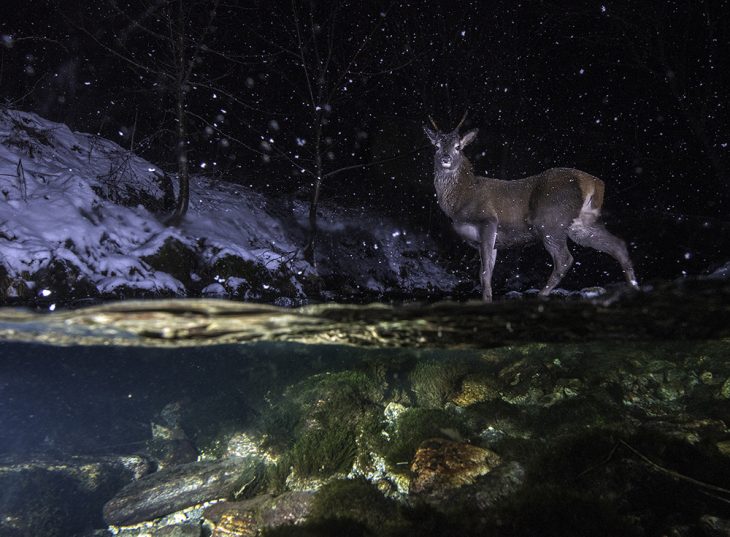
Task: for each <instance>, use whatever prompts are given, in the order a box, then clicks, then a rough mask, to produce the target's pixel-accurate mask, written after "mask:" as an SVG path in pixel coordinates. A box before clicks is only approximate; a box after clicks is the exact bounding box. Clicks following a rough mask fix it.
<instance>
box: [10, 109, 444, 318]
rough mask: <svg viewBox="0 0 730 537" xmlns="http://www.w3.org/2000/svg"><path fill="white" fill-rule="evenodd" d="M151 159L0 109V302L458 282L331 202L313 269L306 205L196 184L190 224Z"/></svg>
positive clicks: (414, 244) (330, 291)
mask: <svg viewBox="0 0 730 537" xmlns="http://www.w3.org/2000/svg"><path fill="white" fill-rule="evenodd" d="M173 182H174V181H172V180H171V178H169V177H167V176H166V175H165V174H164V173H163V172H162V171H161V170H160V169H159V168H158V167H157V166H155V165H154V164H151V163H149V162H147V161H145V160H144V159H142V158H140V157H138V156H136V155H134V154H133V153H132V152H130V151H128V150H125V149H124V148H122V147H120V146H119V145H117V144H115V143H114V142H111V141H109V140H106V139H103V138H100V137H98V136H94V135H90V134H84V133H78V132H72V131H71V130H70V129H69V128H68V127H67V126H66V125H63V124H59V123H53V122H50V121H47V120H44V119H42V118H40V117H39V116H37V115H35V114H32V113H25V112H19V111H12V110H2V111H0V300H2V301H8V300H10V301H20V302H29V301H30V302H32V301H34V300H39V299H40V300H42V301H48V302H49V303H53V302H55V301H70V300H77V299H82V298H126V297H157V296H193V297H194V296H219V297H232V298H238V299H244V300H256V301H266V302H275V303H279V304H284V305H286V304H298V303H301V302H303V301H306V300H312V299H313V300H323V299H325V300H326V299H336V300H343V299H344V300H347V299H350V300H374V299H378V298H387V297H388V296H399V297H403V296H414V297H420V298H425V297H427V296H429V295H431V294H433V295H434V296H443V295H444V294H445V293H448V292H449V290H450V289H452V288H453V287H454V286H455V285H456V283H457V281H456V278H455V277H454V276H452V275H450V274H449V273H448V272H447V271H446V270H445V269H444V268H442V267H441V266H439V265H438V264H437V263H436V262H435V261H434V260H433V257H434V254H433V253H434V251H435V246H434V245H433V244H432V243H431V241H430V239H428V238H427V237H425V236H423V235H421V234H418V233H414V232H413V231H411V230H408V229H405V228H403V227H402V225H399V224H398V223H397V222H393V221H392V220H389V219H386V218H380V217H378V216H377V215H376V216H373V215H372V214H371V213H353V212H352V211H345V210H343V209H339V208H331V207H330V208H328V207H323V208H322V210H321V213H320V225H321V235H320V239H319V244H320V246H319V252H318V255H319V256H321V257H320V259H319V264H318V268H317V271H315V270H314V269H313V268H312V267H311V266H310V265H308V264H307V263H306V262H305V261H303V260H302V259H301V256H300V255H298V248H299V247H300V246H301V245H302V244H303V243H304V239H305V235H306V206H305V205H304V204H303V203H301V202H299V201H287V200H279V199H271V198H268V197H266V196H264V195H262V194H260V193H257V192H254V191H252V190H250V189H248V188H245V187H242V186H240V185H236V184H231V183H226V182H223V181H220V180H210V179H206V178H204V177H194V178H193V179H192V181H191V198H190V199H191V203H190V209H189V212H188V215H187V218H186V219H185V222H184V223H183V224H182V225H181V226H180V227H178V228H171V227H167V226H165V225H163V224H162V223H161V222H160V219H159V215H161V214H164V213H165V211H169V208H170V206H171V204H172V202H173V200H174V192H173Z"/></svg>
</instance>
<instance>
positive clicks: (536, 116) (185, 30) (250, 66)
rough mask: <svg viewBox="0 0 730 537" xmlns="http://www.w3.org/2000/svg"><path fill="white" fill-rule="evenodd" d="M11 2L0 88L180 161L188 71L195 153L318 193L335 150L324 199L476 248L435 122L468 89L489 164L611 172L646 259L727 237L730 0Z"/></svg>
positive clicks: (20, 104)
mask: <svg viewBox="0 0 730 537" xmlns="http://www.w3.org/2000/svg"><path fill="white" fill-rule="evenodd" d="M11 3H15V4H17V5H15V6H11V5H10V4H8V3H7V2H6V3H4V4H3V10H2V11H3V15H2V18H1V19H0V97H1V98H2V105H3V106H7V107H9V108H16V109H21V110H27V111H33V112H36V113H38V114H40V115H42V116H43V117H46V118H48V119H51V120H54V121H62V122H65V123H67V124H69V126H70V127H71V128H72V129H74V130H80V131H85V132H92V133H99V134H100V135H102V136H105V137H108V138H110V139H112V140H114V141H116V142H118V143H119V144H121V145H122V146H124V147H128V148H131V149H133V150H134V151H136V152H138V153H140V154H141V155H142V156H144V157H145V158H148V159H149V160H151V161H153V162H155V163H157V164H159V165H160V166H163V167H165V168H167V169H169V170H170V172H173V173H174V171H175V146H176V141H175V140H176V138H175V137H176V127H177V123H176V119H175V118H176V115H175V106H176V103H177V102H178V100H177V99H178V97H179V96H180V93H179V92H180V91H182V92H183V95H184V103H185V115H186V118H187V139H188V149H189V156H190V164H191V170H192V171H193V172H195V173H205V174H208V175H211V176H214V177H220V178H221V179H225V180H227V181H233V182H240V183H242V184H246V185H252V186H253V187H254V188H256V189H258V190H261V191H264V192H267V193H269V194H272V195H281V196H289V197H298V198H301V199H303V200H306V199H308V198H309V197H310V196H311V190H312V182H313V178H314V177H315V176H316V174H317V169H318V167H319V170H320V173H321V174H322V175H324V177H325V178H324V181H323V190H322V199H323V201H324V202H333V203H337V204H340V205H343V206H353V207H365V208H368V209H372V210H374V211H376V212H377V213H382V214H390V215H396V216H398V217H399V218H402V219H404V220H406V221H408V223H410V224H412V225H416V226H420V227H422V228H423V229H428V230H429V232H431V233H432V234H433V236H434V237H436V238H437V239H438V240H440V241H441V243H442V244H443V246H444V248H452V249H454V254H453V256H454V258H455V259H456V260H459V259H466V260H467V262H469V263H471V264H473V265H475V259H476V258H475V256H476V254H475V253H473V252H472V251H471V250H469V249H467V248H466V247H462V246H458V247H453V246H452V245H453V244H454V243H455V242H458V240H457V239H455V236H454V235H453V233H452V232H451V231H450V229H449V225H448V221H447V220H446V219H445V217H444V216H443V215H441V214H440V211H439V209H438V207H437V205H436V203H435V200H434V197H433V185H432V181H433V178H432V166H433V164H432V159H433V154H432V149H431V147H430V144H428V143H427V140H426V138H425V136H424V135H423V132H422V125H423V123H424V122H425V121H426V120H427V119H426V118H427V116H428V115H431V116H433V118H434V119H435V120H436V122H437V123H438V124H439V126H441V127H442V128H444V129H446V128H449V129H450V128H453V126H455V125H456V123H458V121H459V119H460V118H461V116H462V115H463V113H464V112H465V111H466V110H468V112H469V115H468V118H467V120H466V123H465V126H466V127H465V128H475V127H478V128H479V136H478V138H477V140H476V141H475V142H474V143H473V144H472V145H471V146H470V147H469V149H468V150H467V154H468V156H469V157H470V159H471V160H472V163H473V164H474V166H475V170H476V171H477V173H479V174H483V175H488V176H491V177H500V178H505V179H509V178H518V177H521V176H525V175H530V174H534V173H539V172H540V171H542V170H544V169H545V168H548V167H552V166H567V167H575V168H579V169H582V170H585V171H587V172H589V173H591V174H593V175H596V176H598V177H600V178H602V179H603V180H604V181H605V183H606V190H607V195H606V205H605V210H604V215H605V219H606V221H607V224H608V226H609V228H610V229H611V230H613V231H615V232H616V233H617V234H618V235H620V236H622V237H623V238H625V239H626V240H627V242H628V243H630V245H631V251H632V256H633V257H634V259H635V263H636V265H637V269H638V271H639V275H640V277H641V276H645V277H647V276H648V277H677V276H680V275H681V274H682V273H693V274H699V273H703V272H706V271H709V270H712V269H713V268H715V267H717V266H718V265H719V264H722V263H724V262H726V261H728V258H729V257H730V256H729V255H728V251H729V250H728V247H729V246H730V245H729V242H730V239H729V237H730V233H729V231H730V218H729V217H728V211H727V204H728V202H730V181H729V179H730V178H729V177H728V166H729V164H730V147H728V144H730V132H729V131H728V126H729V125H730V122H729V121H728V120H729V119H730V111H729V106H730V105H729V104H728V96H729V95H730V92H728V88H729V84H728V82H729V80H728V69H727V58H728V57H730V50H729V49H730V39H729V37H730V33H729V32H728V22H727V20H726V19H727V14H728V12H729V11H730V10H729V9H728V8H730V3H729V2H727V1H724V0H717V1H700V0H698V1H672V0H661V1H658V0H644V1H641V2H611V1H606V2H600V1H595V2H567V1H562V0H555V1H552V2H542V1H535V2H513V1H506V0H505V1H503V0H494V1H451V2H415V1H414V2H375V1H362V2H356V1H343V2H334V1H328V2H324V1H319V2H317V1H307V0H294V1H293V2H288V1H266V2H258V1H250V2H234V1H230V0H228V1H222V0H221V1H219V2H214V1H192V0H185V1H184V2H182V5H181V4H180V3H179V2H178V1H176V0H148V1H138V2H126V1H121V0H119V1H108V0H99V1H95V2H85V1H84V2H81V1H58V2H47V1H39V0H28V1H25V2H11ZM181 50H182V51H183V55H184V57H183V63H178V60H179V57H178V56H177V54H178V52H179V51H181ZM179 65H184V66H185V69H183V70H182V72H181V70H180V69H179V68H178V66H179ZM181 80H182V81H183V82H182V83H181ZM181 88H182V89H181ZM382 161H385V162H382ZM343 168H346V169H344V170H343ZM530 255H531V254H530V252H529V251H528V252H527V253H524V254H523V253H518V254H513V255H512V257H511V258H510V257H509V256H508V257H507V261H508V265H507V266H509V262H511V263H513V264H514V263H518V264H519V263H521V261H522V260H521V257H520V256H522V257H524V256H528V257H529V256H530ZM540 255H543V254H540ZM526 263H527V262H526ZM601 263H602V264H603V265H608V264H611V263H612V261H609V260H603V261H602V262H601ZM475 266H476V265H475ZM541 270H543V269H541ZM543 271H544V270H543Z"/></svg>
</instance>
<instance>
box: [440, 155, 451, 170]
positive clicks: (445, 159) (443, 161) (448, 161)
mask: <svg viewBox="0 0 730 537" xmlns="http://www.w3.org/2000/svg"><path fill="white" fill-rule="evenodd" d="M441 166H443V167H444V168H451V157H449V156H448V155H447V156H445V157H441Z"/></svg>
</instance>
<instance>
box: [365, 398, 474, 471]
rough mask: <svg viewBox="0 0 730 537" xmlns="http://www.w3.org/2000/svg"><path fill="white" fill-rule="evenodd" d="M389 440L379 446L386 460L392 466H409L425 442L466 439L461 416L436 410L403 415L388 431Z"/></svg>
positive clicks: (416, 411)
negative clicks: (429, 440)
mask: <svg viewBox="0 0 730 537" xmlns="http://www.w3.org/2000/svg"><path fill="white" fill-rule="evenodd" d="M388 435H389V437H390V440H389V441H385V440H383V441H382V443H381V446H380V449H381V450H382V454H383V456H384V457H385V460H386V462H387V463H388V464H390V465H391V466H392V467H394V468H395V467H400V466H404V464H410V462H411V460H412V459H413V456H414V455H415V454H416V451H417V450H418V447H419V446H420V445H421V444H422V443H423V441H424V440H428V439H431V438H445V439H449V440H459V439H462V438H464V437H465V436H468V430H467V427H466V425H465V423H464V421H463V419H462V417H461V416H459V415H457V414H454V413H453V412H448V411H445V410H438V409H421V408H414V409H410V410H407V411H406V412H403V413H402V414H401V415H400V416H399V417H398V421H397V423H396V427H395V430H392V431H388Z"/></svg>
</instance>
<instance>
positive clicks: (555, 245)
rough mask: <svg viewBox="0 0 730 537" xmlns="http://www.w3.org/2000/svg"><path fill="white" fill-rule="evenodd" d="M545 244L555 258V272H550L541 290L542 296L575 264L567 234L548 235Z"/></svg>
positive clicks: (549, 291)
mask: <svg viewBox="0 0 730 537" xmlns="http://www.w3.org/2000/svg"><path fill="white" fill-rule="evenodd" d="M543 245H544V246H545V249H546V250H547V251H548V253H549V254H550V257H552V258H553V272H552V274H550V278H548V281H547V284H545V287H543V288H542V290H541V291H540V296H548V295H549V294H550V293H551V292H552V290H553V289H555V287H556V286H557V285H558V284H559V283H560V280H562V279H563V277H564V276H565V274H566V273H567V272H568V269H569V268H570V267H571V266H572V265H573V256H572V255H570V251H569V250H568V241H567V237H566V236H565V235H561V236H560V237H555V236H551V235H546V236H545V237H543Z"/></svg>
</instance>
